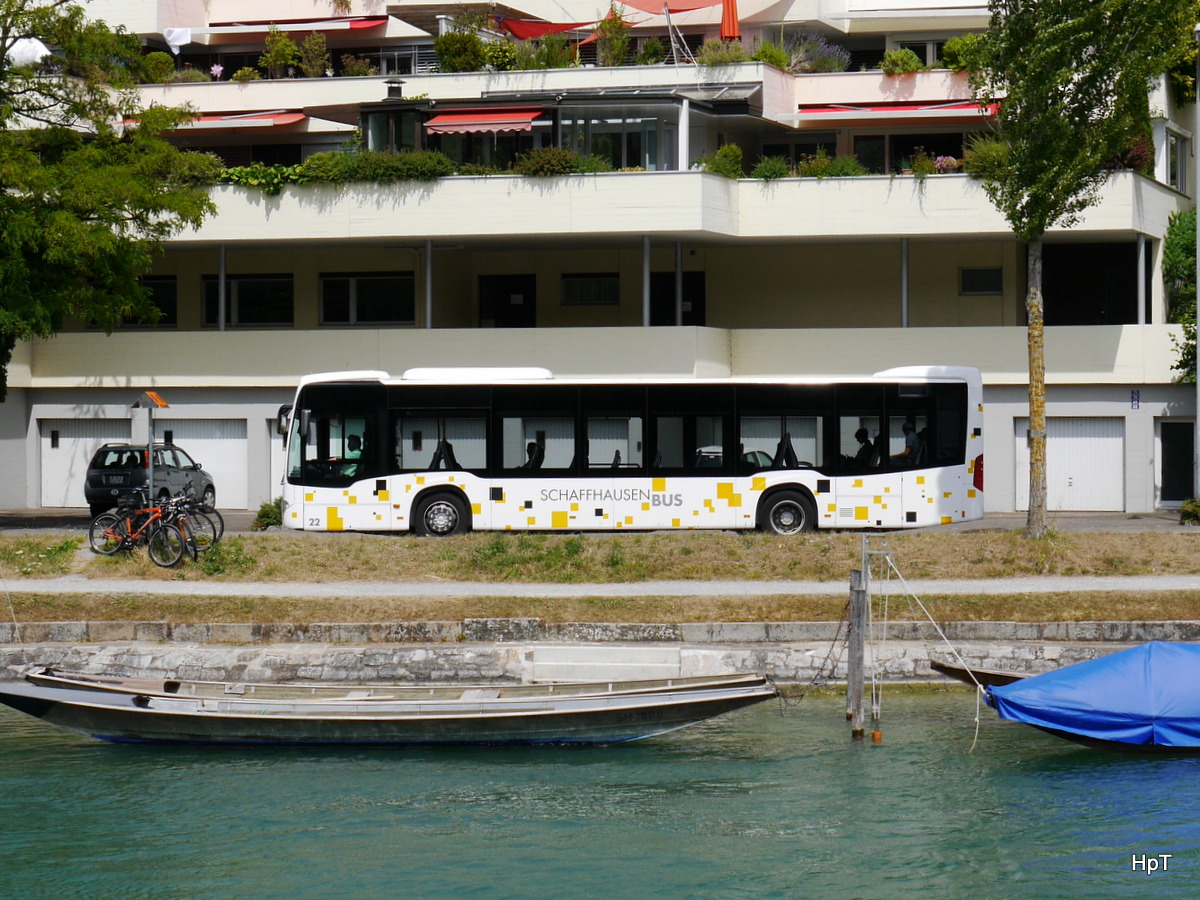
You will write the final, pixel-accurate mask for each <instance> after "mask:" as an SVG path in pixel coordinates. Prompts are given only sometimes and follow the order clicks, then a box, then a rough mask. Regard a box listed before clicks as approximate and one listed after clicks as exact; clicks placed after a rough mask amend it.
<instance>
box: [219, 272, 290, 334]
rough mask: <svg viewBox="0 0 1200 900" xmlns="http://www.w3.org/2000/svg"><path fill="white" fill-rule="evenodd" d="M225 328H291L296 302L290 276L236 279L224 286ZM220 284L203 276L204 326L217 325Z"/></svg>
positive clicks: (232, 277)
mask: <svg viewBox="0 0 1200 900" xmlns="http://www.w3.org/2000/svg"><path fill="white" fill-rule="evenodd" d="M225 285H226V287H225V324H226V326H234V327H245V326H251V327H253V326H264V327H266V326H269V327H277V326H280V325H286V326H289V327H290V326H291V325H292V323H293V321H294V313H293V307H294V298H293V293H294V292H293V288H292V276H291V275H234V276H231V277H229V278H228V279H226V282H225ZM219 288H220V283H219V281H218V279H217V276H215V275H205V276H204V324H205V325H217V324H218V318H219V315H220V297H219Z"/></svg>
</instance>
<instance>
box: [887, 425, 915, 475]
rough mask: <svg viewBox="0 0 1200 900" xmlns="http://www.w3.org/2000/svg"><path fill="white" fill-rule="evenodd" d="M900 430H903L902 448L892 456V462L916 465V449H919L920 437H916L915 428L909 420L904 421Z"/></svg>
mask: <svg viewBox="0 0 1200 900" xmlns="http://www.w3.org/2000/svg"><path fill="white" fill-rule="evenodd" d="M901 430H902V431H903V432H904V449H903V450H902V451H900V452H899V453H896V454H894V455H893V456H892V462H894V463H899V464H900V465H902V466H912V465H916V462H917V451H918V450H920V449H921V439H920V438H918V437H917V429H916V428H914V427H913V425H912V423H911V422H905V423H904V425H903V426H902V427H901Z"/></svg>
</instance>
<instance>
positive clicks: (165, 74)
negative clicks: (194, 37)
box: [142, 50, 175, 84]
mask: <svg viewBox="0 0 1200 900" xmlns="http://www.w3.org/2000/svg"><path fill="white" fill-rule="evenodd" d="M174 71H175V60H174V59H173V58H172V57H171V54H170V53H163V52H162V51H161V50H156V51H155V52H153V53H147V54H146V55H145V56H143V57H142V82H143V83H145V84H165V83H166V81H167V79H168V78H169V77H170V76H171V73H172V72H174Z"/></svg>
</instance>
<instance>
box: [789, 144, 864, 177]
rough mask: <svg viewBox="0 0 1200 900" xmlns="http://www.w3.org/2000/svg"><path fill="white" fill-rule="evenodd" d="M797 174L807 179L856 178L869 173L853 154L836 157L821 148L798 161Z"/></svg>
mask: <svg viewBox="0 0 1200 900" xmlns="http://www.w3.org/2000/svg"><path fill="white" fill-rule="evenodd" d="M796 174H797V175H799V176H801V177H805V178H854V177H857V176H859V175H866V174H868V173H867V169H866V167H865V166H864V165H863V164H862V163H860V162H859V161H858V157H857V156H855V155H854V154H853V153H848V154H847V155H845V156H836V157H834V156H830V155H829V154H828V153H826V152H825V150H824V148H821V149H819V150H817V152H816V153H814V154H813V155H811V156H802V157H800V159H799V160H797V161H796Z"/></svg>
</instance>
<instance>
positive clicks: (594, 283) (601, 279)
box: [562, 272, 621, 306]
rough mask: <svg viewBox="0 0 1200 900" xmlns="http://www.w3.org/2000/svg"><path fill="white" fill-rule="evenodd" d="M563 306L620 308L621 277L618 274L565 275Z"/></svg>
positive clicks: (563, 278) (563, 281) (563, 280)
mask: <svg viewBox="0 0 1200 900" xmlns="http://www.w3.org/2000/svg"><path fill="white" fill-rule="evenodd" d="M562 302H563V306H619V305H620V303H621V277H620V276H619V275H618V274H617V273H616V272H611V273H602V274H589V275H575V274H572V275H563V277H562Z"/></svg>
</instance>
